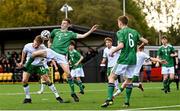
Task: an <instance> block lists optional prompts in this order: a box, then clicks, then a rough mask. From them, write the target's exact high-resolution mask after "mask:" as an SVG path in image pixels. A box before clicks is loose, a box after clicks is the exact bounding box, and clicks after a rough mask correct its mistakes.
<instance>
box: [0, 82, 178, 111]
mask: <svg viewBox="0 0 180 111" xmlns="http://www.w3.org/2000/svg"><path fill="white" fill-rule="evenodd" d="M85 86H86V88H85V95H79V96H80V102H79V103H75V102H73V100H72V98H71V97H70V90H69V87H68V84H56V88H57V89H58V91H59V92H60V95H61V97H62V98H63V99H65V100H71V103H64V104H60V103H58V102H57V101H56V100H55V98H54V95H53V94H52V93H51V92H50V90H49V88H48V87H46V89H45V93H43V94H42V95H38V94H35V93H32V94H31V97H32V104H22V101H23V99H24V92H23V88H22V85H21V84H8V85H7V84H1V85H0V110H78V109H80V110H121V109H137V108H149V109H154V110H157V109H158V110H169V109H171V110H180V91H177V90H176V88H175V84H174V83H173V84H172V88H171V92H170V93H168V94H165V93H164V92H163V91H161V88H162V83H144V88H145V91H144V92H141V91H140V90H139V89H137V88H134V89H133V92H132V97H131V103H130V104H131V106H130V107H129V108H123V106H122V105H123V102H124V95H125V91H124V92H123V94H122V95H120V96H118V97H117V98H116V99H115V101H114V104H113V105H111V106H109V107H108V108H101V107H100V105H101V104H102V103H103V102H104V101H105V99H106V97H107V84H106V83H89V84H85ZM37 90H39V84H38V83H33V84H30V92H36V91H37ZM76 91H77V92H79V89H78V88H77V87H76ZM175 105H177V106H175ZM178 105H179V106H178ZM161 106H162V107H161ZM164 106H170V107H164ZM153 107H155V108H153ZM156 107H157V108H156Z"/></svg>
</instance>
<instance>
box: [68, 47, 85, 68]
mask: <svg viewBox="0 0 180 111" xmlns="http://www.w3.org/2000/svg"><path fill="white" fill-rule="evenodd" d="M80 58H81V54H80V53H79V52H78V51H77V50H75V49H74V50H72V51H69V60H70V62H71V66H72V69H75V68H79V67H82V64H81V63H80V64H79V65H78V66H75V64H76V63H77V62H78V61H79V59H80Z"/></svg>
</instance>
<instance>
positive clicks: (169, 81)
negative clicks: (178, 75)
mask: <svg viewBox="0 0 180 111" xmlns="http://www.w3.org/2000/svg"><path fill="white" fill-rule="evenodd" d="M172 82H173V80H172V79H170V78H169V79H168V86H170V84H171V83H172Z"/></svg>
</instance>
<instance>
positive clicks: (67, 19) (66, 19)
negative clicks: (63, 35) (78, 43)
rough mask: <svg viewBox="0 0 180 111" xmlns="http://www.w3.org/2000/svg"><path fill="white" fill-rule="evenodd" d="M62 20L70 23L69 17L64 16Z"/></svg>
mask: <svg viewBox="0 0 180 111" xmlns="http://www.w3.org/2000/svg"><path fill="white" fill-rule="evenodd" d="M63 21H67V22H68V23H69V24H71V20H70V19H69V18H65V19H63Z"/></svg>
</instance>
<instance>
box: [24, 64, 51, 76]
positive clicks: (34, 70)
mask: <svg viewBox="0 0 180 111" xmlns="http://www.w3.org/2000/svg"><path fill="white" fill-rule="evenodd" d="M27 72H28V73H29V74H39V75H45V74H48V73H49V69H48V68H45V67H44V66H35V65H30V66H29V68H28V70H27Z"/></svg>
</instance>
